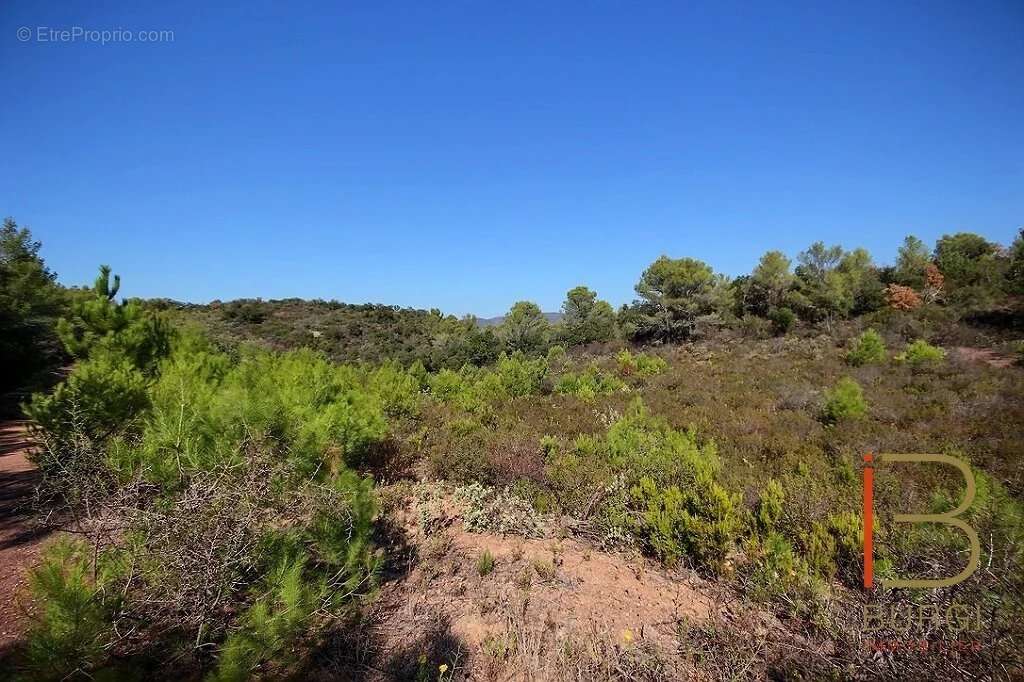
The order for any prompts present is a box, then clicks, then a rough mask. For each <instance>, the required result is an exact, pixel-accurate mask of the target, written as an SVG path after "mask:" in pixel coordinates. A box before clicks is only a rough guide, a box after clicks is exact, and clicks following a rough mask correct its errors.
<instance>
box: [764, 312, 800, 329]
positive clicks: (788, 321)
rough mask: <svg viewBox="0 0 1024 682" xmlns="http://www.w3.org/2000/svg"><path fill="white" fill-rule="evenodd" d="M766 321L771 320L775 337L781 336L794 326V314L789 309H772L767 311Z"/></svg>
mask: <svg viewBox="0 0 1024 682" xmlns="http://www.w3.org/2000/svg"><path fill="white" fill-rule="evenodd" d="M768 319H769V320H771V323H772V331H774V332H775V333H776V334H777V335H782V334H785V333H787V332H788V331H789V330H790V329H792V328H793V325H794V324H796V313H794V312H793V311H792V310H790V309H789V308H772V309H771V310H769V311H768Z"/></svg>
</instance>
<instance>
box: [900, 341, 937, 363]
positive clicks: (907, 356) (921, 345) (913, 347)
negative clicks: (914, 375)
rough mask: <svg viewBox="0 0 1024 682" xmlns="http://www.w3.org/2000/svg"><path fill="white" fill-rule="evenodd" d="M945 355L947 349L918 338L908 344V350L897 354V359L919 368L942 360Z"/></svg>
mask: <svg viewBox="0 0 1024 682" xmlns="http://www.w3.org/2000/svg"><path fill="white" fill-rule="evenodd" d="M945 357H946V351H944V350H942V349H941V348H939V347H937V346H933V345H931V344H930V343H928V342H927V341H925V340H924V339H917V340H916V341H914V342H913V343H910V344H908V345H907V348H906V350H904V351H903V352H902V353H900V354H899V355H897V356H896V360H897V361H899V362H906V363H907V364H909V365H910V366H911V367H915V368H919V367H924V366H926V365H933V364H936V363H939V362H942V360H944V359H945Z"/></svg>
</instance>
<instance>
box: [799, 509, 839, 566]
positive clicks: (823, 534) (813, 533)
mask: <svg viewBox="0 0 1024 682" xmlns="http://www.w3.org/2000/svg"><path fill="white" fill-rule="evenodd" d="M801 541H802V544H803V548H804V555H805V556H806V558H807V564H808V565H809V566H810V568H811V569H812V570H813V571H815V572H816V573H817V574H818V575H820V576H822V577H823V578H831V577H832V576H834V575H835V573H836V537H835V535H833V533H832V531H831V530H830V529H829V527H828V526H827V525H826V524H824V523H821V522H820V521H815V522H814V523H813V524H812V525H811V530H810V531H809V532H805V533H803V534H802V535H801Z"/></svg>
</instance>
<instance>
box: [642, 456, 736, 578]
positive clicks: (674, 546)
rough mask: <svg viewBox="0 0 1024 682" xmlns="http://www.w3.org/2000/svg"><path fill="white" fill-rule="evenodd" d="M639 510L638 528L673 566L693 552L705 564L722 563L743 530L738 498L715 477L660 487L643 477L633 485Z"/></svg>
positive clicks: (654, 550) (650, 546)
mask: <svg viewBox="0 0 1024 682" xmlns="http://www.w3.org/2000/svg"><path fill="white" fill-rule="evenodd" d="M630 499H631V504H632V506H633V508H634V509H635V510H636V511H638V512H639V518H638V520H637V521H636V532H637V533H638V534H639V536H640V537H641V538H642V539H643V540H644V543H645V544H646V545H647V546H648V547H649V548H650V549H651V550H652V552H653V553H654V555H655V556H656V557H658V558H659V559H660V560H661V561H663V562H665V564H667V565H669V566H673V565H675V564H676V563H678V561H679V559H680V558H682V557H683V556H684V555H688V556H690V557H691V558H693V559H694V561H695V562H696V563H698V564H700V565H703V566H706V567H710V568H718V567H719V566H720V565H721V563H722V561H723V560H724V559H725V556H726V554H727V553H728V551H729V550H730V549H731V548H732V547H733V545H734V544H735V541H736V538H737V537H738V535H739V529H740V526H741V524H740V521H739V516H738V513H737V509H736V508H737V506H738V498H737V497H736V496H733V495H729V494H728V493H727V492H726V491H725V489H723V488H722V487H721V486H720V485H718V484H717V483H715V482H714V481H703V485H701V487H700V488H698V489H696V490H691V489H680V488H679V487H678V486H675V485H673V486H669V487H667V488H659V487H658V486H657V484H656V483H655V482H654V481H653V480H652V479H651V478H650V477H647V476H645V477H643V478H641V479H640V483H639V484H638V485H636V486H634V487H633V489H632V490H631V491H630Z"/></svg>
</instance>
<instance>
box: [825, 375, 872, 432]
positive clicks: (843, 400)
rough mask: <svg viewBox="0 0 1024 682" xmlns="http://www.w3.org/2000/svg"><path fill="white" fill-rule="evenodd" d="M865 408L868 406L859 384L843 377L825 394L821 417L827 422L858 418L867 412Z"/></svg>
mask: <svg viewBox="0 0 1024 682" xmlns="http://www.w3.org/2000/svg"><path fill="white" fill-rule="evenodd" d="M867 409H868V406H867V403H866V402H865V400H864V393H863V391H861V388H860V384H858V383H857V382H856V381H854V380H853V379H851V378H850V377H843V378H842V379H840V380H839V381H837V382H836V385H835V387H834V388H833V389H832V390H831V391H829V392H828V393H827V394H826V395H825V405H824V407H823V408H822V417H823V418H824V420H825V421H826V422H829V423H835V422H838V421H840V420H843V419H859V418H860V417H863V416H864V415H865V414H867Z"/></svg>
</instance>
